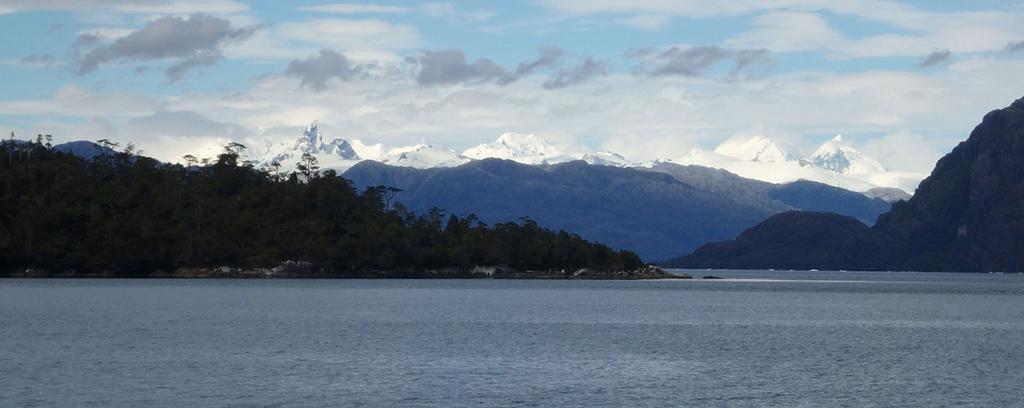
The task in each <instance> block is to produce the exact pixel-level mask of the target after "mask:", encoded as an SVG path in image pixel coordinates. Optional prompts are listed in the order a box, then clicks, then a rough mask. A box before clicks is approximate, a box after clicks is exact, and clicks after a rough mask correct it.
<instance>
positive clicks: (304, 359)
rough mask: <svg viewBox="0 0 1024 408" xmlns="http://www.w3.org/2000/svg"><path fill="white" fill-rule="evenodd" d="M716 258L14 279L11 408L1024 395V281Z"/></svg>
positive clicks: (865, 401) (894, 401) (8, 346)
mask: <svg viewBox="0 0 1024 408" xmlns="http://www.w3.org/2000/svg"><path fill="white" fill-rule="evenodd" d="M698 274H703V272H698ZM715 274H716V275H719V276H725V277H730V278H739V279H737V280H723V281H656V282H653V281H652V282H579V281H488V280H474V281H366V280H355V281H352V280H349V281H210V280H205V281H155V280H147V281H125V280H0V404H2V405H5V406H17V407H21V406H102V407H107V406H139V407H141V406H148V407H158V406H217V407H220V406H374V407H376V406H382V407H387V406H431V407H451V406H474V407H491V406H578V407H601V406H699V407H705V406H711V407H715V406H730V407H733V406H741V407H742V406H751V407H761V406H779V407H801V406H807V407H818V406H856V407H860V406H886V407H890V406H921V407H935V406H993V407H1014V406H1016V407H1020V406H1024V388H1022V384H1024V276H1021V275H959V274H916V273H890V274H882V273H824V272H822V273H766V272H760V273H755V272H726V271H719V272H715Z"/></svg>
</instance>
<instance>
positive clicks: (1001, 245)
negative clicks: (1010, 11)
mask: <svg viewBox="0 0 1024 408" xmlns="http://www.w3.org/2000/svg"><path fill="white" fill-rule="evenodd" d="M667 264H668V265H670V266H675V267H702V268H703V267H732V268H757V269H767V268H793V269H807V268H819V269H824V268H829V269H868V270H893V269H904V270H921V271H1021V270H1024V98H1022V99H1019V100H1017V101H1016V102H1014V103H1013V104H1012V105H1010V106H1009V107H1007V108H1004V109H1000V110H996V111H993V112H990V113H989V114H987V115H985V118H984V119H983V120H982V122H981V124H980V125H978V126H977V127H976V128H975V129H974V131H973V132H971V135H970V137H969V138H968V139H967V140H966V141H964V142H962V143H960V144H959V145H958V146H957V147H956V148H954V149H953V151H952V152H950V153H949V154H947V155H946V156H945V157H943V158H942V159H941V160H939V162H938V163H937V164H936V166H935V169H934V170H933V171H932V173H931V175H930V176H929V177H928V178H926V179H925V180H924V181H923V182H922V183H921V185H920V187H919V188H918V189H917V192H916V193H915V194H914V196H913V197H912V198H910V199H909V200H907V201H900V202H897V203H895V204H894V205H893V208H892V210H890V211H889V212H888V213H886V214H883V215H882V216H881V217H879V219H878V222H877V223H876V224H875V226H874V227H870V228H869V227H867V226H866V225H863V224H860V223H859V222H856V221H855V220H852V219H846V220H845V221H843V220H840V219H838V218H836V216H831V217H829V216H825V215H823V214H820V213H787V214H783V215H779V216H776V217H773V218H771V219H769V220H767V221H765V222H763V223H761V224H759V225H757V226H755V227H753V228H751V229H749V230H747V231H745V232H743V233H742V234H740V236H739V237H738V238H737V239H736V240H734V241H728V242H721V243H714V244H709V245H705V246H704V247H701V248H699V249H698V250H697V251H695V252H694V253H692V254H690V255H688V256H685V257H682V258H678V259H676V260H673V261H670V262H668V263H667Z"/></svg>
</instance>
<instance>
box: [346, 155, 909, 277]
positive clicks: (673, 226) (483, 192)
mask: <svg viewBox="0 0 1024 408" xmlns="http://www.w3.org/2000/svg"><path fill="white" fill-rule="evenodd" d="M344 176H345V177H346V178H347V179H349V180H352V182H353V184H354V185H355V186H356V188H359V189H365V188H367V187H373V186H380V185H383V186H392V187H396V188H400V189H402V191H401V192H400V193H398V194H397V196H396V197H395V199H396V200H397V201H398V202H401V203H402V204H403V205H405V206H407V207H408V208H409V209H410V210H412V211H414V212H417V213H424V212H426V211H428V210H429V209H430V208H432V207H441V208H446V209H448V210H450V211H452V212H453V213H455V214H469V213H474V214H476V215H477V216H478V217H480V219H481V220H483V221H485V222H488V223H495V222H508V221H515V220H518V219H520V218H522V217H529V218H531V219H533V220H535V221H537V222H538V223H539V224H540V225H542V226H545V227H548V228H557V229H565V230H568V231H574V232H576V233H579V234H580V235H581V236H583V237H585V238H587V239H592V240H597V241H599V242H603V243H606V244H608V245H610V246H612V247H615V248H630V249H632V250H634V251H636V252H637V253H638V254H640V256H641V257H643V258H644V259H649V260H659V259H668V258H669V257H671V256H672V255H673V254H678V253H679V250H680V249H683V250H692V249H693V248H696V247H697V246H699V245H701V244H704V243H706V242H710V241H715V240H721V239H724V238H725V237H730V236H735V234H737V233H739V232H740V231H742V230H743V229H744V228H747V227H750V226H752V225H754V224H756V223H758V222H760V221H762V220H764V219H765V218H767V217H769V216H770V215H772V214H775V213H778V212H781V211H786V210H792V209H797V208H800V209H803V208H807V207H803V206H802V205H804V204H805V203H824V209H825V210H827V211H835V212H842V213H846V214H849V215H854V216H857V217H858V218H861V219H863V220H865V221H866V222H871V221H874V219H875V218H876V217H877V216H878V214H881V213H882V212H884V211H885V210H887V209H888V207H889V205H888V204H887V203H885V202H883V201H881V200H875V199H871V198H868V197H866V196H863V195H861V194H858V193H853V192H849V191H846V190H842V189H839V188H835V187H830V186H824V185H820V184H818V183H810V182H806V183H804V182H798V183H792V184H787V185H776V184H771V183H764V182H760V181H756V180H749V179H744V178H742V177H739V176H736V175H734V174H732V173H729V172H726V171H723V170H716V169H710V168H706V167H699V166H679V165H675V164H660V165H658V166H655V167H654V168H652V169H650V170H647V169H635V168H620V167H613V166H599V165H590V164H587V163H585V162H582V161H575V162H568V163H561V164H555V165H549V166H532V165H526V164H521V163H517V162H513V161H507V160H499V159H486V160H478V161H473V162H470V163H467V164H464V165H462V166H459V167H454V168H433V169H413V168H407V167H394V166H388V165H384V164H381V163H376V162H362V163H359V164H357V165H356V166H354V167H352V168H351V169H349V170H348V171H346V172H345V174H344ZM807 183H809V184H807ZM813 209H817V208H816V207H815V208H813Z"/></svg>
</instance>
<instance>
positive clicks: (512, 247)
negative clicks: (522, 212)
mask: <svg viewBox="0 0 1024 408" xmlns="http://www.w3.org/2000/svg"><path fill="white" fill-rule="evenodd" d="M242 149H244V147H243V146H241V145H237V144H232V145H230V146H228V147H227V148H226V149H225V151H224V153H222V154H220V155H219V156H218V157H217V159H216V160H214V161H212V162H210V163H208V164H206V165H197V164H196V163H195V162H194V160H190V161H189V163H190V164H189V165H186V166H182V165H168V164H164V163H161V162H158V161H156V160H152V159H149V158H145V157H141V156H136V155H134V154H132V152H131V150H130V149H127V151H123V152H118V153H111V152H109V151H104V152H103V153H102V154H100V155H97V156H96V157H95V158H93V159H92V160H84V159H81V158H79V157H76V156H73V155H71V154H66V153H62V152H58V151H55V150H53V149H51V148H49V147H47V146H46V145H44V144H43V143H38V142H37V143H17V144H15V143H11V142H5V143H4V144H3V145H2V146H0V275H3V274H9V273H13V272H14V271H18V270H25V269H30V268H31V269H44V270H51V271H63V273H64V276H68V274H69V273H70V275H71V276H84V275H86V274H89V273H93V272H105V273H106V275H107V276H123V277H145V276H150V275H151V274H154V273H156V272H166V271H174V270H178V269H180V268H188V267H215V266H222V265H229V266H240V267H246V266H250V267H259V266H273V265H276V264H278V263H280V262H282V261H285V260H296V261H306V262H312V263H314V264H315V265H318V271H319V272H318V274H319V275H320V276H360V275H362V274H365V273H368V272H371V271H391V270H412V271H416V270H427V269H437V268H468V267H471V266H474V265H494V266H498V265H501V266H506V267H509V268H513V269H516V270H547V271H558V270H570V271H571V270H576V269H580V268H591V269H593V270H601V271H622V270H634V269H637V268H639V267H641V266H642V265H641V261H640V259H639V258H638V257H637V256H636V255H635V254H634V253H632V252H629V251H616V250H612V249H611V248H609V247H607V246H605V245H601V244H595V243H591V242H588V241H586V240H584V239H582V238H580V237H579V236H577V235H574V234H571V233H567V232H562V231H559V232H553V231H550V230H546V229H543V228H540V227H539V226H538V225H537V224H536V223H535V222H533V221H531V220H529V219H524V220H521V221H520V222H518V223H501V224H495V225H486V224H484V223H482V222H479V221H478V220H477V219H476V218H475V217H474V216H472V215H470V216H466V217H457V216H454V215H449V216H446V214H445V212H444V211H443V210H440V209H434V210H432V211H429V212H427V213H426V214H423V215H420V216H417V215H414V214H413V213H411V212H409V211H407V210H406V209H405V208H404V207H402V206H401V205H400V204H397V203H395V201H394V200H393V196H394V193H395V191H394V189H389V188H385V187H375V188H368V189H366V190H365V191H363V192H357V191H356V190H355V189H354V188H353V187H352V184H351V183H349V181H347V180H345V179H344V178H342V177H339V176H338V175H337V174H335V173H334V172H333V171H324V172H322V173H321V172H319V171H317V165H316V163H315V159H310V160H306V161H304V162H303V164H302V166H300V169H299V171H297V172H295V173H291V174H279V173H276V172H273V171H264V170H259V169H254V168H252V167H251V166H250V165H248V164H246V163H243V162H241V161H240V160H239V157H240V153H241V150H242ZM378 276H379V275H378Z"/></svg>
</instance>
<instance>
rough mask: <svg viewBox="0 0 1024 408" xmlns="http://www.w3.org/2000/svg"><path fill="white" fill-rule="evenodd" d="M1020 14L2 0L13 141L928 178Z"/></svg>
mask: <svg viewBox="0 0 1024 408" xmlns="http://www.w3.org/2000/svg"><path fill="white" fill-rule="evenodd" d="M1021 22H1024V2H1021V1H996V0H975V1H942V0H935V1H886V0H831V1H824V0H733V1H728V2H723V1H717V0H714V1H711V0H527V1H502V2H497V1H444V2H430V1H428V2H421V1H388V2H362V3H354V2H351V3H339V2H311V1H288V0H275V1H236V0H0V84H2V87H0V131H4V135H7V134H8V133H9V132H10V131H13V132H15V134H16V135H17V137H18V138H31V137H34V135H36V134H40V133H41V134H52V135H53V137H54V140H55V141H57V142H63V141H71V140H83V139H84V140H97V139H103V138H106V139H110V140H115V141H119V142H121V143H128V142H131V143H134V144H135V145H136V146H137V147H138V148H140V149H142V150H143V152H144V154H146V155H149V156H152V157H155V158H158V159H161V160H166V161H180V160H181V156H183V155H185V154H195V155H197V156H200V157H202V156H204V155H206V156H212V155H213V154H215V153H216V152H217V151H219V150H220V148H221V146H223V145H225V144H227V143H228V142H231V141H237V142H241V143H243V144H246V145H247V146H250V148H251V149H257V150H258V149H260V146H266V145H267V143H270V142H274V141H280V140H291V139H294V138H295V137H297V136H298V135H299V134H301V132H302V130H303V129H304V128H305V126H306V125H308V124H309V123H311V122H313V121H317V122H319V123H320V127H321V130H322V132H323V133H324V134H325V136H326V137H328V138H333V137H340V138H345V139H359V140H361V141H363V142H364V143H383V144H384V145H385V146H386V147H398V146H402V145H408V144H413V143H422V142H427V143H433V144H439V145H443V146H448V147H451V148H454V149H457V150H462V149H465V148H468V147H472V146H475V145H477V144H480V143H485V142H489V141H492V140H494V139H495V138H496V137H497V136H498V135H500V134H502V133H505V132H518V133H533V134H536V135H538V136H540V137H542V138H544V139H546V140H548V141H549V142H551V143H554V144H556V145H558V146H561V147H563V148H566V149H582V150H591V151H598V150H611V151H615V152H617V153H620V154H622V155H624V156H626V157H627V158H629V159H631V160H636V161H642V160H653V159H661V158H677V157H681V156H684V155H685V154H686V153H687V152H689V151H690V150H691V149H693V148H698V147H699V148H713V147H714V146H716V145H717V144H718V143H720V142H722V141H724V140H727V139H730V138H734V137H748V136H768V137H772V138H774V139H777V140H779V141H781V142H783V143H785V144H787V145H789V146H791V147H792V148H793V149H794V150H795V151H796V152H798V153H809V152H811V151H813V150H814V148H815V147H816V146H817V145H818V144H820V143H822V142H824V141H826V140H828V139H831V138H832V137H833V136H834V135H836V134H843V135H844V140H847V141H850V142H851V143H852V144H854V146H856V147H858V148H859V149H861V150H862V151H864V152H865V153H866V154H868V155H870V156H872V157H874V158H876V159H878V160H880V161H881V162H882V163H883V164H885V165H886V166H887V167H888V168H890V169H892V170H906V171H925V172H927V171H928V170H930V169H931V167H932V166H933V165H934V162H935V160H936V159H937V158H938V157H940V156H941V155H942V154H944V153H945V152H948V151H949V150H950V149H951V148H952V147H953V146H954V145H955V144H956V143H957V142H959V141H961V140H963V139H966V137H967V136H968V135H969V133H970V131H971V129H972V128H973V127H974V126H975V125H976V124H977V123H978V122H980V120H981V117H982V116H983V115H984V114H985V113H986V112H988V111H991V110H993V109H997V108H1001V107H1004V106H1007V105H1009V104H1010V103H1011V102H1013V101H1014V100H1016V99H1018V98H1021V97H1024V75H1022V73H1024V24H1021Z"/></svg>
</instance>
